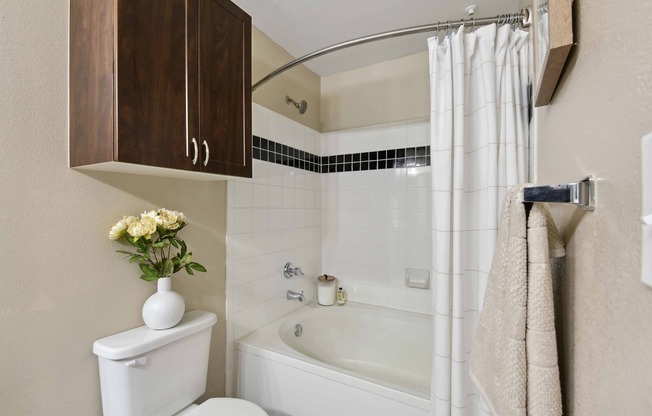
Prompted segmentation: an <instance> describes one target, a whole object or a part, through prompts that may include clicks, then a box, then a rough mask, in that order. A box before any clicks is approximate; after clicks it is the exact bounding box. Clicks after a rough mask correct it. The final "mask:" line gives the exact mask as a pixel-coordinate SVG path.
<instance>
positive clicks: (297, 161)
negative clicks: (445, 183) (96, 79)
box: [253, 136, 430, 173]
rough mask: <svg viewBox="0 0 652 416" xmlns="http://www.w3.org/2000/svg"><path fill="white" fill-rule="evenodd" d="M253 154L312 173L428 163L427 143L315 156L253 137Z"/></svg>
mask: <svg viewBox="0 0 652 416" xmlns="http://www.w3.org/2000/svg"><path fill="white" fill-rule="evenodd" d="M253 145H254V148H253V157H254V159H257V160H262V161H264V162H271V163H277V164H279V165H284V166H291V167H293V168H298V169H303V170H307V171H310V172H315V173H337V172H356V171H361V170H379V169H396V168H409V167H418V166H430V146H418V147H407V148H402V149H387V150H375V151H373V152H362V153H347V154H341V155H332V156H321V157H320V156H316V155H313V154H312V153H309V152H304V151H303V150H299V149H295V148H294V147H291V146H286V145H284V144H280V143H276V142H274V141H272V140H268V139H265V138H262V137H259V136H254V140H253Z"/></svg>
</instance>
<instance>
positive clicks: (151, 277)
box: [140, 274, 158, 282]
mask: <svg viewBox="0 0 652 416" xmlns="http://www.w3.org/2000/svg"><path fill="white" fill-rule="evenodd" d="M140 278H141V279H143V280H147V281H148V282H153V281H154V280H156V279H158V276H150V275H148V274H143V275H141V276H140Z"/></svg>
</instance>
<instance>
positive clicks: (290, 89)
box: [251, 27, 321, 139]
mask: <svg viewBox="0 0 652 416" xmlns="http://www.w3.org/2000/svg"><path fill="white" fill-rule="evenodd" d="M251 43H252V45H251V54H252V63H251V65H252V70H251V78H252V84H255V83H256V82H258V81H260V80H261V79H262V78H263V77H265V76H266V75H267V74H269V73H270V72H272V71H274V70H276V69H277V68H279V67H281V66H283V65H285V64H287V63H288V62H291V61H293V60H294V57H293V56H292V55H290V54H289V53H288V52H286V51H285V49H283V48H281V47H280V46H278V45H277V44H276V43H274V41H273V40H271V39H270V38H269V37H268V36H267V35H265V34H264V33H263V32H261V31H260V30H258V29H257V28H256V27H254V28H253V30H252V40H251ZM320 88H321V86H320V78H319V75H317V74H315V73H314V72H312V71H311V70H309V69H308V68H306V67H305V66H303V65H299V66H297V67H294V68H292V69H290V70H288V71H286V72H284V73H283V74H281V75H279V76H277V77H276V78H274V79H272V80H270V81H268V82H267V83H266V84H264V85H262V86H260V87H259V88H258V89H257V90H256V91H254V93H253V95H252V99H253V102H255V103H257V104H260V105H262V106H263V107H266V108H268V109H270V110H272V111H274V112H276V113H278V114H281V115H284V116H285V117H287V118H290V119H292V120H294V121H296V122H299V123H301V124H303V125H304V126H307V127H310V128H311V129H313V130H316V131H321V121H320V117H321V110H320V106H321V103H320V96H321V90H320ZM288 95H289V96H290V97H291V98H292V99H294V100H295V101H297V102H301V100H306V101H307V102H308V110H307V111H306V112H305V114H303V115H301V114H299V111H298V110H297V109H296V108H294V106H293V105H288V104H287V103H286V101H285V97H286V96H288ZM271 139H274V138H271Z"/></svg>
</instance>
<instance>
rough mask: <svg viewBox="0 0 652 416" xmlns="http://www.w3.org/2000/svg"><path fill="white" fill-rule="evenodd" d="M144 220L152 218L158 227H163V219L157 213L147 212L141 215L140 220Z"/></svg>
mask: <svg viewBox="0 0 652 416" xmlns="http://www.w3.org/2000/svg"><path fill="white" fill-rule="evenodd" d="M143 218H151V219H152V220H154V222H155V223H156V224H158V225H161V219H160V218H159V215H158V213H157V212H156V211H145V212H143V213H142V214H140V219H143Z"/></svg>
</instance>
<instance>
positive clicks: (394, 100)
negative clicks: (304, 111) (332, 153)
mask: <svg viewBox="0 0 652 416" xmlns="http://www.w3.org/2000/svg"><path fill="white" fill-rule="evenodd" d="M423 49H424V51H426V50H427V49H428V45H427V44H425V43H424V44H423ZM333 59H336V57H333ZM429 85H430V78H429V73H428V52H423V53H418V54H416V55H410V56H406V57H404V58H398V59H394V60H391V61H386V62H381V63H379V64H374V65H369V66H366V67H364V68H358V69H353V70H351V71H346V72H341V73H339V74H334V75H330V76H328V77H324V78H322V81H321V93H322V95H321V119H322V125H323V128H322V131H324V132H328V131H336V130H346V129H351V128H356V127H368V126H374V125H378V124H387V123H394V122H399V121H406V120H416V119H423V118H427V117H429V116H430V87H429Z"/></svg>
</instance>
